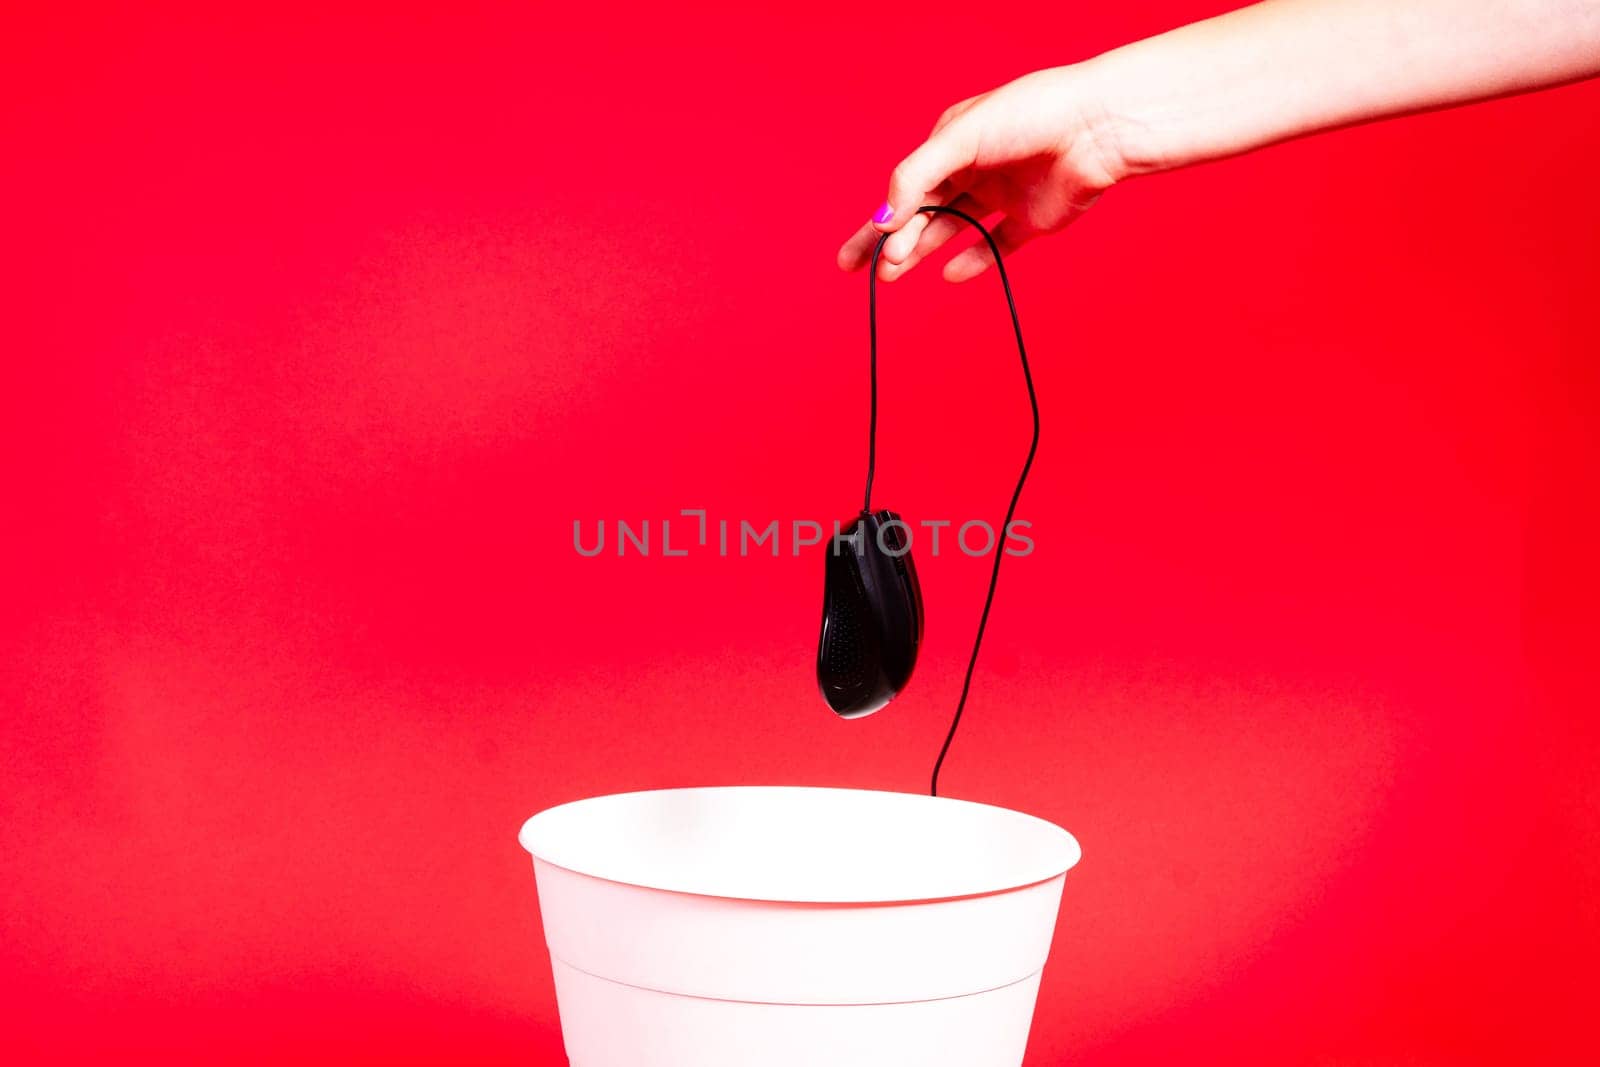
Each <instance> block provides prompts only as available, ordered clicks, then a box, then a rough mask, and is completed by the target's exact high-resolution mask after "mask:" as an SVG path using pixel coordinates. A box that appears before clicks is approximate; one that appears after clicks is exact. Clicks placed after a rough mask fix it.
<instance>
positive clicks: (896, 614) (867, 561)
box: [817, 511, 922, 719]
mask: <svg viewBox="0 0 1600 1067" xmlns="http://www.w3.org/2000/svg"><path fill="white" fill-rule="evenodd" d="M827 547H828V556H827V569H826V579H825V581H824V584H823V593H822V636H821V637H820V638H819V639H818V641H817V686H818V687H819V688H820V689H821V690H822V698H823V699H824V700H826V701H827V702H828V706H829V707H830V708H832V709H833V710H834V711H836V712H838V713H839V715H840V716H841V717H843V718H846V719H855V718H859V717H861V716H862V715H870V714H872V713H873V712H875V711H877V710H878V709H879V708H881V707H883V706H884V705H885V704H887V703H889V701H891V700H893V699H894V698H895V696H896V695H897V694H898V693H899V692H900V690H902V689H904V688H905V686H906V683H907V682H908V681H910V680H911V668H912V667H914V666H916V663H917V646H918V645H920V644H921V643H922V589H921V587H920V586H919V585H918V584H917V569H916V567H915V566H914V565H913V564H912V562H911V537H910V527H908V526H907V525H906V524H905V522H904V520H902V519H901V518H900V516H898V515H896V514H895V513H894V512H892V511H877V512H870V513H869V512H862V513H861V515H859V516H858V517H857V518H856V519H855V520H854V521H853V522H851V523H850V525H849V526H847V527H845V528H843V529H841V530H840V532H839V533H838V534H837V535H836V536H835V537H834V538H833V539H832V540H831V541H830V542H829V544H828V546H827Z"/></svg>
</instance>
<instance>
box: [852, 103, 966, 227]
mask: <svg viewBox="0 0 1600 1067" xmlns="http://www.w3.org/2000/svg"><path fill="white" fill-rule="evenodd" d="M971 114H972V112H970V111H969V112H966V113H965V114H963V115H960V116H958V117H957V118H956V119H955V120H953V121H952V122H950V123H949V125H947V126H945V127H944V128H943V129H940V130H937V131H935V132H934V134H933V135H932V136H931V137H929V138H928V139H927V140H926V141H924V142H923V143H922V145H921V146H920V147H918V148H917V150H916V151H915V152H912V153H911V154H910V155H909V156H907V157H906V158H905V159H903V160H901V161H900V165H899V166H897V167H895V168H894V173H893V174H891V175H889V199H888V201H887V202H886V203H885V204H884V205H883V207H881V208H879V209H878V213H877V214H876V215H874V216H873V217H872V225H873V226H874V227H875V228H876V229H877V230H878V231H879V232H880V233H893V232H894V231H896V230H898V229H900V227H902V226H904V225H905V224H906V223H908V222H910V221H911V220H912V219H913V218H915V217H916V214H917V209H918V208H919V207H921V206H922V205H923V204H925V203H927V202H928V196H929V194H930V193H932V192H933V191H934V190H935V189H937V188H938V187H939V186H940V185H941V184H943V183H944V181H945V180H946V179H947V178H949V177H950V176H951V175H953V174H956V173H958V172H960V171H963V170H965V169H967V168H968V167H970V166H972V164H973V163H974V162H975V161H976V159H977V147H978V138H977V134H976V127H975V126H974V125H973V123H972V122H971V121H970V120H969V119H968V116H970V115H971Z"/></svg>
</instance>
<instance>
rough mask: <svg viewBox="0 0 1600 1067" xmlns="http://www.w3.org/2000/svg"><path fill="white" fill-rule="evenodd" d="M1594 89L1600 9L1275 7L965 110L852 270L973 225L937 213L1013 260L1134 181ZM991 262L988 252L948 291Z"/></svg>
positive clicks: (1551, 0)
mask: <svg viewBox="0 0 1600 1067" xmlns="http://www.w3.org/2000/svg"><path fill="white" fill-rule="evenodd" d="M1596 75H1600V0H1472V2H1471V3H1466V2H1464V0H1265V2H1263V3H1258V4H1252V5H1251V6H1249V7H1245V8H1241V9H1239V10H1237V11H1230V12H1228V13H1227V14H1224V15H1219V16H1217V17H1216V18H1211V19H1206V20H1203V21H1201V22H1197V23H1194V24H1192V25H1189V26H1184V27H1181V28H1179V29H1176V30H1173V31H1171V32H1169V33H1164V34H1160V35H1158V36H1156V37H1151V38H1147V39H1146V40H1143V41H1137V42H1135V43H1133V44H1131V45H1126V46H1124V47H1122V48H1119V49H1116V50H1114V51H1111V52H1107V53H1105V54H1103V55H1101V56H1097V57H1095V58H1094V59H1091V60H1088V61H1086V62H1083V63H1078V64H1075V65H1073V66H1068V67H1055V68H1052V69H1049V70H1042V71H1038V72H1036V73H1034V74H1028V75H1025V76H1023V77H1021V78H1018V79H1017V80H1016V81H1014V82H1010V83H1009V84H1006V85H1002V86H1001V87H1000V88H998V89H995V90H994V91H992V92H988V93H984V94H983V95H981V96H975V97H973V98H972V99H970V100H963V101H962V102H961V103H959V104H956V105H955V106H954V107H952V108H950V109H949V110H948V111H946V112H945V113H944V115H942V116H941V117H940V119H939V122H938V124H937V125H936V126H935V127H934V129H933V133H932V134H930V135H929V137H928V139H927V141H926V142H924V143H923V144H922V145H921V146H920V147H919V148H917V150H916V151H914V152H912V153H911V154H910V155H909V156H907V157H906V158H905V159H904V160H902V161H901V163H900V165H899V166H898V167H896V168H895V170H894V174H893V176H892V178H891V179H890V183H889V200H888V203H886V204H885V205H884V206H883V208H882V209H880V211H879V213H878V215H877V216H875V217H874V219H873V221H871V222H869V223H867V224H866V225H864V226H862V227H861V228H860V229H859V230H857V231H856V233H855V235H854V236H852V237H851V238H850V239H849V240H848V241H846V242H845V244H844V247H843V248H841V249H840V250H839V266H840V267H842V268H844V269H845V270H859V269H860V268H862V267H864V266H866V265H867V263H868V262H870V261H871V259H872V250H873V247H874V246H875V245H876V243H877V241H878V238H879V236H880V235H882V234H885V233H888V234H892V235H893V236H891V237H890V238H889V240H888V242H887V243H886V244H885V245H884V247H883V256H882V258H881V259H880V260H879V263H878V271H879V274H878V276H879V277H880V278H882V279H883V280H884V281H891V280H893V279H895V278H898V277H899V276H900V275H902V274H904V273H905V272H906V271H908V270H910V269H911V268H912V267H914V266H916V265H917V264H918V263H919V262H921V261H922V260H923V259H924V258H926V257H927V256H928V255H929V254H931V253H932V252H933V251H935V250H936V249H938V248H939V247H941V246H942V245H944V244H945V243H946V242H947V241H949V240H950V238H951V237H953V236H954V235H955V234H956V233H958V232H960V230H961V228H962V223H961V222H960V220H959V219H956V218H954V217H952V216H949V215H940V216H937V217H933V218H930V217H929V216H927V215H922V214H918V213H917V209H918V208H919V207H922V206H923V205H925V204H940V205H946V206H949V207H954V208H959V209H960V210H962V211H964V212H966V213H967V214H968V215H971V216H973V217H974V218H977V219H980V220H983V219H987V218H990V217H992V216H995V215H1001V216H1004V217H1003V218H1002V219H1001V220H1000V222H999V223H998V225H995V226H994V227H993V234H994V239H995V243H996V244H998V245H999V246H1000V248H1001V250H1002V252H1003V253H1005V254H1010V253H1012V252H1015V251H1016V250H1017V249H1019V248H1021V247H1022V246H1023V245H1025V244H1027V243H1028V242H1029V241H1032V240H1033V239H1034V238H1036V237H1040V236H1042V235H1044V234H1048V233H1055V232H1056V231H1058V230H1060V229H1062V228H1064V227H1065V226H1067V225H1068V224H1070V223H1071V222H1072V221H1073V220H1074V219H1076V218H1077V217H1078V216H1079V215H1082V214H1083V213H1084V212H1085V211H1086V210H1088V208H1089V207H1090V205H1092V204H1093V203H1094V202H1095V200H1096V199H1097V198H1098V197H1099V196H1100V194H1101V193H1103V192H1105V191H1106V190H1107V189H1109V188H1110V187H1111V186H1112V185H1115V184H1116V183H1117V182H1119V181H1122V180H1123V179H1125V178H1128V177H1131V176H1132V175H1135V174H1151V173H1155V172H1157V171H1163V170H1171V169H1173V168H1175V167H1182V166H1187V165H1189V164H1193V163H1200V162H1205V161H1207V160H1212V159H1220V158H1223V157H1225V156H1230V155H1234V154H1237V153H1240V152H1248V151H1251V150H1252V149H1255V148H1259V147H1261V146H1263V145H1268V144H1273V143H1275V142H1277V141H1281V140H1285V139H1287V138H1290V137H1297V136H1301V135H1304V134H1308V133H1314V132H1316V131H1318V130H1325V129H1332V128H1336V127H1339V126H1345V125H1349V124H1351V123H1356V122H1368V121H1371V120H1374V119H1381V118H1386V117H1389V116H1392V115H1401V114H1406V113H1408V112H1413V111H1421V110H1427V109H1430V108H1437V107H1448V106H1451V105H1454V104H1460V103H1466V102H1469V101H1472V100H1481V99H1486V98H1489V97H1493V96H1499V95H1504V94H1506V93H1512V92H1521V91H1524V90H1528V89H1536V88H1540V87H1542V86H1546V85H1555V84H1559V83H1562V82H1565V81H1572V80H1576V79H1579V78H1588V77H1593V76H1596ZM993 262H994V255H993V253H992V252H991V251H990V250H989V248H988V245H987V243H985V242H981V241H980V242H979V243H977V244H974V245H973V246H972V247H970V248H968V249H966V250H965V251H963V252H961V253H959V254H958V255H956V256H955V257H954V258H952V259H951V260H950V262H949V263H947V264H946V265H945V268H944V276H945V278H946V279H947V280H949V281H953V282H964V281H966V280H968V279H969V278H974V277H977V276H978V275H979V274H982V273H983V272H984V271H985V270H986V269H988V267H989V266H990V264H992V263H993Z"/></svg>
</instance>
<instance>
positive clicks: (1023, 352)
mask: <svg viewBox="0 0 1600 1067" xmlns="http://www.w3.org/2000/svg"><path fill="white" fill-rule="evenodd" d="M917 213H918V214H920V215H953V216H955V217H956V218H958V219H960V220H962V221H963V222H965V223H967V224H968V225H969V226H972V227H973V228H974V229H976V230H977V231H978V232H979V233H981V234H982V235H983V239H984V240H985V241H987V242H988V244H989V251H990V252H991V253H993V254H994V265H995V269H996V270H997V271H998V272H999V273H1000V285H1001V286H1002V287H1003V288H1004V289H1005V293H1006V307H1008V308H1009V309H1010V311H1011V328H1012V330H1013V331H1014V332H1015V333H1016V335H1017V355H1018V356H1020V357H1021V359H1022V380H1023V381H1024V382H1025V383H1026V384H1027V386H1028V406H1029V407H1030V408H1032V409H1033V440H1032V441H1030V442H1029V444H1028V458H1027V459H1026V460H1025V461H1023V464H1022V474H1021V475H1020V476H1019V477H1018V478H1017V487H1016V489H1015V490H1013V491H1012V493H1011V503H1010V504H1008V505H1007V506H1006V518H1005V522H1004V523H1003V524H1002V525H1001V527H1000V535H999V539H998V540H997V541H996V544H995V551H994V569H993V570H991V571H990V572H989V593H988V595H987V596H985V597H984V600H983V614H982V615H980V616H979V617H978V633H977V636H976V637H974V638H973V641H972V657H971V658H970V659H968V660H967V674H966V677H965V678H964V679H962V682H961V699H960V701H958V702H957V704H956V714H955V718H954V719H953V720H952V721H951V723H950V732H949V733H948V734H946V735H945V739H944V747H943V748H941V749H939V758H938V760H937V761H936V762H935V763H934V765H933V781H932V784H931V785H930V786H929V790H928V791H929V793H931V794H932V795H933V796H938V795H939V770H940V769H941V768H942V767H943V766H944V760H945V757H946V756H947V755H949V753H950V743H951V742H952V741H954V740H955V739H956V729H957V727H959V726H960V725H961V713H962V712H963V711H965V710H966V707H967V694H968V693H969V692H970V691H971V689H972V672H973V669H974V668H976V667H977V665H978V649H979V648H981V647H982V646H983V631H984V629H985V628H986V627H987V626H988V625H989V609H990V608H991V607H993V606H994V591H995V586H996V585H998V584H999V582H1000V561H1001V560H1003V559H1004V558H1005V554H1006V553H1005V546H1006V537H1007V536H1008V535H1009V533H1010V531H1011V520H1012V518H1013V516H1015V515H1016V511H1017V501H1018V500H1019V499H1021V497H1022V486H1023V484H1024V483H1025V482H1027V480H1028V471H1030V470H1031V469H1033V457H1034V454H1035V453H1037V452H1038V451H1039V398H1038V396H1037V394H1035V393H1034V390H1033V372H1032V371H1031V370H1030V369H1029V368H1028V350H1027V348H1026V346H1024V345H1023V343H1022V323H1021V321H1020V320H1019V319H1018V318H1017V302H1016V299H1015V298H1014V297H1013V296H1012V295H1011V279H1010V278H1008V277H1006V265H1005V261H1004V260H1002V259H1001V258H1000V246H999V245H997V244H995V242H994V237H993V236H992V235H991V234H990V233H989V231H988V230H987V229H985V228H984V226H983V223H981V222H979V221H978V220H977V219H975V218H973V217H972V216H971V215H968V214H967V213H966V212H965V211H960V210H958V209H956V208H953V207H943V206H941V205H937V204H929V205H928V206H926V207H920V208H918V209H917ZM888 239H889V235H888V234H883V235H882V236H881V237H879V238H878V243H877V246H876V247H874V248H873V250H872V264H871V266H870V267H869V268H868V270H867V324H868V328H869V329H870V331H871V375H872V414H871V418H870V420H869V422H868V427H867V489H866V493H865V494H864V496H863V499H862V502H861V511H862V514H869V513H870V512H871V510H872V477H873V474H874V472H875V470H876V468H877V462H878V257H879V256H881V255H882V254H883V245H884V242H885V241H887V240H888Z"/></svg>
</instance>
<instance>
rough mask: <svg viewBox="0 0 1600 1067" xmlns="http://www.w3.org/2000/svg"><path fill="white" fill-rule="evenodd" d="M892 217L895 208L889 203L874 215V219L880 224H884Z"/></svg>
mask: <svg viewBox="0 0 1600 1067" xmlns="http://www.w3.org/2000/svg"><path fill="white" fill-rule="evenodd" d="M892 218H894V208H892V207H890V206H889V205H888V204H885V205H883V206H882V207H880V208H879V209H878V213H877V214H876V215H874V216H872V221H873V222H876V223H877V224H878V225H879V226H882V225H883V224H884V223H886V222H888V221H889V220H890V219H892Z"/></svg>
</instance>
